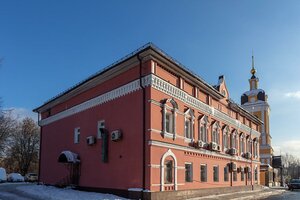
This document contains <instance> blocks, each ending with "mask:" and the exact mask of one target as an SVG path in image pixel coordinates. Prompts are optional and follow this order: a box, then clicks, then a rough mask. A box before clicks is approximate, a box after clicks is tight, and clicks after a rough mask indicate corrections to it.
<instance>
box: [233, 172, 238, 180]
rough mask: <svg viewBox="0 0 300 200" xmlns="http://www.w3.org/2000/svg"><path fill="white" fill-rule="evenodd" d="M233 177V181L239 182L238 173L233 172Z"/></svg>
mask: <svg viewBox="0 0 300 200" xmlns="http://www.w3.org/2000/svg"><path fill="white" fill-rule="evenodd" d="M232 176H233V181H237V172H233V174H232Z"/></svg>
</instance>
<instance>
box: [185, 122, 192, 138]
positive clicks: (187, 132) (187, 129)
mask: <svg viewBox="0 0 300 200" xmlns="http://www.w3.org/2000/svg"><path fill="white" fill-rule="evenodd" d="M191 127H192V125H191V121H190V120H189V119H186V120H185V124H184V132H185V137H186V138H190V139H192V133H191Z"/></svg>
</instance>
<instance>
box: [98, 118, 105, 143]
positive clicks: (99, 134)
mask: <svg viewBox="0 0 300 200" xmlns="http://www.w3.org/2000/svg"><path fill="white" fill-rule="evenodd" d="M97 128H98V129H97V130H98V132H97V138H98V139H101V138H102V133H103V129H104V128H105V121H104V120H101V121H98V127H97Z"/></svg>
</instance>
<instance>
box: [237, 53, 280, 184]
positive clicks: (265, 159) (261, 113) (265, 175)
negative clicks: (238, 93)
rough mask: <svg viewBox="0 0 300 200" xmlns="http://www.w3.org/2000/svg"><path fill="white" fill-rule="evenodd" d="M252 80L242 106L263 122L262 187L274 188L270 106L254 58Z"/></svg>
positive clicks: (261, 138) (261, 148) (243, 96)
mask: <svg viewBox="0 0 300 200" xmlns="http://www.w3.org/2000/svg"><path fill="white" fill-rule="evenodd" d="M251 74H252V76H251V78H250V79H249V85H250V90H249V91H247V92H245V93H244V94H243V95H242V97H241V105H242V107H243V108H244V109H245V110H248V111H249V112H250V113H252V114H253V115H255V116H256V117H258V118H259V119H260V120H261V121H263V123H264V124H263V125H262V126H261V137H260V142H259V143H260V150H259V151H260V161H261V185H266V186H272V185H273V184H274V183H273V182H274V173H275V171H277V170H274V169H273V168H272V158H273V148H272V143H271V141H272V137H271V134H270V121H269V117H270V106H269V103H268V95H267V94H266V93H265V91H264V90H262V89H259V87H258V83H259V79H258V78H257V77H256V69H255V67H254V57H253V56H252V69H251Z"/></svg>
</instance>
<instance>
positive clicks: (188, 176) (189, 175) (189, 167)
mask: <svg viewBox="0 0 300 200" xmlns="http://www.w3.org/2000/svg"><path fill="white" fill-rule="evenodd" d="M185 182H193V164H192V163H185Z"/></svg>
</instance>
